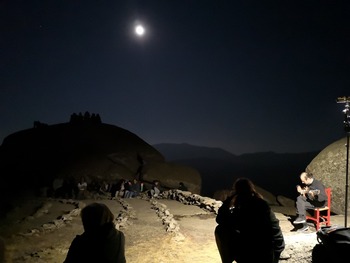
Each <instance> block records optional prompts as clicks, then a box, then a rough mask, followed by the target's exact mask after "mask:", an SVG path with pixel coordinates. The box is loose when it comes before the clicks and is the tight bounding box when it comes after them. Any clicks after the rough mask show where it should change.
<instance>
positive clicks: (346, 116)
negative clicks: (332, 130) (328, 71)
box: [337, 96, 350, 227]
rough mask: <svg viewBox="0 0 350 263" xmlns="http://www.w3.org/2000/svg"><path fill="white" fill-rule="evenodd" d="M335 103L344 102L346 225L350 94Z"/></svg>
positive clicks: (346, 216) (346, 215)
mask: <svg viewBox="0 0 350 263" xmlns="http://www.w3.org/2000/svg"><path fill="white" fill-rule="evenodd" d="M337 103H344V104H345V109H344V110H343V113H344V130H345V132H346V167H345V171H346V172H345V217H344V220H345V221H344V227H347V220H348V189H349V184H348V181H349V137H350V96H349V97H339V98H337Z"/></svg>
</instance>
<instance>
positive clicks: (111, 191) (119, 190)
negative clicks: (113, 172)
mask: <svg viewBox="0 0 350 263" xmlns="http://www.w3.org/2000/svg"><path fill="white" fill-rule="evenodd" d="M177 189H179V190H182V191H188V189H187V187H186V186H185V184H184V183H183V182H180V183H179V186H178V188H177ZM163 191H164V187H163V186H161V184H160V181H159V180H154V181H153V182H152V183H151V184H150V183H144V182H143V181H140V180H138V179H136V178H135V179H133V180H126V179H119V180H118V181H116V182H115V183H108V182H107V181H106V180H91V181H89V183H88V180H87V179H86V178H85V177H84V176H82V177H80V179H79V181H78V182H76V180H75V179H74V178H73V177H69V178H66V179H63V178H56V179H55V180H54V181H53V186H52V190H51V191H50V193H49V194H48V196H50V197H55V198H76V199H80V200H81V199H86V198H89V196H90V197H92V196H96V195H99V196H106V197H111V199H113V198H117V197H119V198H133V197H137V196H139V195H140V194H141V193H146V194H147V195H148V196H149V197H150V198H152V197H153V198H157V197H159V195H160V194H161V193H162V192H163Z"/></svg>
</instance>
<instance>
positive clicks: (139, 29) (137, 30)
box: [135, 25, 145, 36]
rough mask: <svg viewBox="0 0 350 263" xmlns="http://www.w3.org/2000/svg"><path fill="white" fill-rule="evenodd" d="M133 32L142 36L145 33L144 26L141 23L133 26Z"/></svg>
mask: <svg viewBox="0 0 350 263" xmlns="http://www.w3.org/2000/svg"><path fill="white" fill-rule="evenodd" d="M135 33H136V35H138V36H143V35H144V34H145V28H144V27H143V26H142V25H137V26H135Z"/></svg>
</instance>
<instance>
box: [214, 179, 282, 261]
mask: <svg viewBox="0 0 350 263" xmlns="http://www.w3.org/2000/svg"><path fill="white" fill-rule="evenodd" d="M232 190H233V191H232V194H231V195H229V197H227V198H226V199H225V200H224V202H223V204H222V206H221V207H220V208H219V210H218V214H217V217H216V222H217V223H218V225H217V227H216V228H215V240H216V244H217V247H218V250H219V253H220V256H221V260H222V263H232V262H233V261H236V262H238V263H252V262H259V263H276V262H278V260H279V258H280V254H281V252H282V251H283V250H284V247H285V243H284V238H283V235H282V231H281V228H280V225H279V220H278V219H277V218H276V216H275V214H274V213H273V211H272V210H271V208H270V206H269V204H268V203H267V202H266V201H265V200H264V199H263V197H262V195H261V194H259V193H258V192H257V191H256V190H255V186H254V184H253V183H252V181H250V180H249V179H247V178H238V179H237V180H236V181H235V183H234V185H233V189H232Z"/></svg>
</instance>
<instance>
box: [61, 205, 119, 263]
mask: <svg viewBox="0 0 350 263" xmlns="http://www.w3.org/2000/svg"><path fill="white" fill-rule="evenodd" d="M81 220H82V223H83V226H84V233H83V234H81V235H77V236H76V237H75V238H74V240H73V241H72V243H71V245H70V247H69V250H68V253H67V257H66V259H65V261H64V262H63V263H81V262H103V263H125V262H126V259H125V236H124V233H123V232H121V231H119V230H117V229H116V227H115V224H114V216H113V214H112V212H111V211H110V210H109V208H108V207H107V206H106V205H105V204H102V203H92V204H90V205H88V206H86V207H84V208H83V209H82V210H81Z"/></svg>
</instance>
